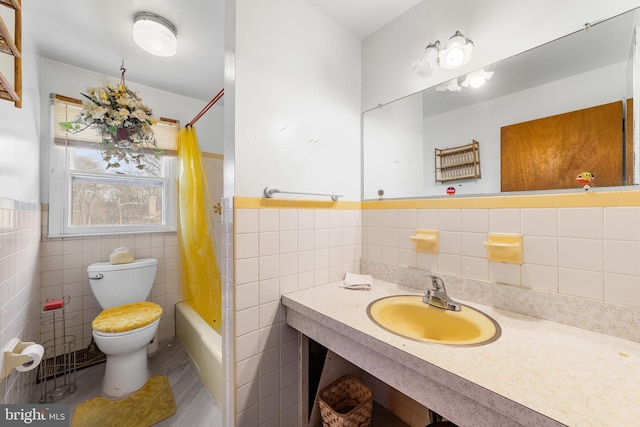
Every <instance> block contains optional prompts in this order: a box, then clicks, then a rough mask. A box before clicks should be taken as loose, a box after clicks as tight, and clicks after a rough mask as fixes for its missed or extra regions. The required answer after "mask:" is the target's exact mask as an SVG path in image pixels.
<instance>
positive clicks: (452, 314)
mask: <svg viewBox="0 0 640 427" xmlns="http://www.w3.org/2000/svg"><path fill="white" fill-rule="evenodd" d="M422 298H423V297H422V296H420V295H396V296H391V297H385V298H381V299H378V300H376V301H373V302H372V303H371V304H369V306H368V307H367V314H368V315H369V318H370V319H371V320H372V321H373V322H374V323H375V324H376V325H378V326H380V327H381V328H383V329H386V330H387V331H389V332H393V333H394V334H396V335H400V336H402V337H405V338H409V339H412V340H416V341H424V342H432V343H438V344H447V345H456V346H476V345H482V344H488V343H490V342H493V341H495V340H497V339H498V338H499V337H500V333H501V330H500V325H498V323H497V322H496V321H495V320H493V319H492V318H491V317H489V316H487V315H486V314H484V313H482V312H480V311H478V310H476V309H474V308H471V307H469V306H467V305H464V304H461V310H460V311H452V310H444V309H441V308H438V307H433V306H430V305H428V304H425V303H424V302H423V301H422Z"/></svg>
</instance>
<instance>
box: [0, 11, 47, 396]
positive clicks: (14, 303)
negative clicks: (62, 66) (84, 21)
mask: <svg viewBox="0 0 640 427" xmlns="http://www.w3.org/2000/svg"><path fill="white" fill-rule="evenodd" d="M0 8H2V6H0ZM22 42H23V43H22V65H23V67H22V69H23V73H22V108H16V107H15V106H14V104H13V103H12V102H8V101H0V147H2V155H0V215H1V216H2V226H1V227H0V247H1V249H0V265H2V268H0V351H4V350H8V349H6V348H5V346H6V345H7V344H8V342H9V340H10V339H11V338H14V337H16V338H19V339H21V340H23V341H38V340H39V338H40V336H39V332H40V282H41V276H40V256H39V242H40V215H41V214H40V204H39V203H38V197H39V179H38V178H39V173H38V167H39V161H40V152H39V151H40V145H39V142H38V141H39V139H38V125H39V123H38V121H39V118H40V116H39V107H40V105H39V97H38V57H37V55H36V52H35V46H34V44H33V43H32V42H31V40H30V39H29V38H28V37H26V36H25V37H23V40H22ZM1 359H2V356H0V365H1V364H2V363H3V361H2V360H1ZM35 379H36V371H35V370H34V371H31V372H30V373H27V374H23V373H18V372H16V371H13V372H12V373H11V374H10V375H9V376H8V377H6V378H3V379H0V390H1V392H0V403H2V404H7V403H23V402H33V401H35V400H34V399H36V397H35V396H34V395H35V393H34V389H33V388H30V387H29V385H30V384H32V383H35Z"/></svg>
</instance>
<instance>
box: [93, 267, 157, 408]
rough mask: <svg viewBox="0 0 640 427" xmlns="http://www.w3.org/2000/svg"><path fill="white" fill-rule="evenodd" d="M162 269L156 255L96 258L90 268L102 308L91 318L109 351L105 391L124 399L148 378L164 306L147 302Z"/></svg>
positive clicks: (101, 345)
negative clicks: (123, 259) (114, 260)
mask: <svg viewBox="0 0 640 427" xmlns="http://www.w3.org/2000/svg"><path fill="white" fill-rule="evenodd" d="M157 269H158V260H156V259H153V258H146V259H139V260H135V261H133V262H131V263H127V264H111V263H110V262H98V263H95V264H91V265H90V266H89V267H88V268H87V273H88V274H89V283H90V284H91V290H92V291H93V295H94V296H95V297H96V300H98V304H100V306H101V307H102V309H103V310H102V312H101V313H100V314H99V315H98V316H97V317H96V318H95V319H94V321H93V323H92V327H93V337H94V339H95V342H96V345H97V346H98V348H99V349H100V350H101V351H102V352H103V353H105V354H106V355H107V365H106V368H105V373H104V380H103V382H102V393H103V395H104V396H105V397H107V398H109V399H123V398H125V397H127V396H129V395H131V394H133V393H135V392H136V391H138V390H139V389H140V388H142V386H143V385H144V384H145V383H146V382H147V380H148V379H149V368H148V366H147V344H149V343H150V342H151V340H153V337H154V336H155V333H156V331H157V329H158V324H159V323H160V316H161V315H162V308H161V307H160V306H159V305H158V304H154V303H152V302H148V301H146V299H147V297H148V296H149V293H150V292H151V287H152V286H153V281H154V279H155V276H156V270H157Z"/></svg>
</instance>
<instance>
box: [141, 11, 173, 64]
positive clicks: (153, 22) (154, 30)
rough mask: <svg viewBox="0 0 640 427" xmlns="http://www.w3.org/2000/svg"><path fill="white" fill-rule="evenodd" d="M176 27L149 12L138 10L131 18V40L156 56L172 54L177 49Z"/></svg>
mask: <svg viewBox="0 0 640 427" xmlns="http://www.w3.org/2000/svg"><path fill="white" fill-rule="evenodd" d="M176 35H177V32H176V27H175V26H174V25H173V24H172V23H171V22H169V21H168V20H166V19H165V18H163V17H162V16H159V15H156V14H155V13H151V12H139V13H136V15H135V16H134V18H133V40H134V41H135V42H136V44H137V45H138V46H140V47H141V48H142V49H144V50H146V51H147V52H149V53H150V54H152V55H156V56H173V55H175V54H176V52H177V51H178V39H177V38H176Z"/></svg>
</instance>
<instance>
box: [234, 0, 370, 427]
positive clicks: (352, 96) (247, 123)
mask: <svg viewBox="0 0 640 427" xmlns="http://www.w3.org/2000/svg"><path fill="white" fill-rule="evenodd" d="M226 13H227V25H228V31H229V30H230V29H231V28H233V29H234V31H233V34H231V35H230V36H231V37H230V38H229V37H228V39H227V41H226V46H227V55H228V61H227V62H226V66H227V76H226V77H227V78H228V79H229V80H228V81H227V82H226V83H225V93H226V94H227V96H229V95H231V94H233V99H228V100H227V101H225V104H226V106H227V108H229V107H230V106H231V105H233V112H227V113H229V114H230V116H229V117H227V119H226V121H225V124H228V123H229V121H230V120H229V119H230V117H233V115H235V121H234V124H233V128H232V129H231V130H230V132H227V133H226V134H225V138H226V140H227V142H228V147H227V146H225V149H227V148H231V147H234V153H233V156H235V162H234V165H233V167H235V174H234V175H235V187H234V192H235V195H236V196H250V197H262V192H263V189H264V187H266V186H270V185H271V186H279V187H283V188H285V189H287V190H290V191H309V192H317V193H327V192H336V193H339V194H344V195H345V198H344V199H342V200H345V199H346V200H357V201H359V200H360V117H361V115H360V41H359V40H358V39H356V38H355V37H354V36H353V35H352V34H351V33H349V32H348V31H346V30H345V29H344V28H342V27H341V26H339V25H338V24H337V23H336V22H335V21H333V20H332V19H330V18H328V17H327V16H326V15H324V14H322V13H321V12H319V11H318V10H317V9H315V8H314V7H313V6H311V5H309V4H308V3H307V2H306V1H304V0H272V1H269V2H264V1H262V0H243V1H237V2H235V1H232V0H228V1H227V6H226ZM230 19H232V20H233V23H232V24H229V20H230ZM227 90H228V91H227ZM230 158H231V156H229V155H225V162H226V161H228V160H229V159H230ZM227 166H228V164H225V169H226V171H225V174H226V173H227V172H228V170H229V169H227ZM225 180H226V176H225ZM225 185H227V183H226V182H225ZM229 195H230V194H229V192H228V190H227V189H226V188H225V196H229ZM321 200H322V201H327V200H328V198H322V199H321ZM234 208H235V210H234V212H233V214H232V215H227V216H226V219H225V221H227V222H226V223H225V225H224V228H225V230H233V233H234V235H233V236H231V238H230V241H233V245H234V246H233V247H232V248H229V250H230V253H232V254H233V256H234V263H235V270H232V271H230V272H228V273H233V274H234V275H233V276H230V277H231V279H232V280H233V281H234V282H233V283H232V284H231V285H232V286H233V288H230V287H226V289H229V291H228V292H226V295H225V301H226V302H225V308H226V309H228V310H232V313H230V314H229V315H227V316H226V317H225V322H226V323H225V325H224V329H225V332H224V342H225V343H226V342H227V339H228V338H227V337H230V339H229V341H231V342H232V343H231V344H232V345H233V344H235V348H234V349H233V350H230V346H229V345H227V346H226V349H225V351H227V352H231V354H230V355H229V356H230V357H231V359H230V360H232V363H233V365H232V366H227V368H226V370H227V373H228V375H230V376H229V384H228V385H227V387H230V388H231V390H229V393H228V394H230V396H228V400H229V402H228V403H227V405H226V408H227V409H226V412H227V413H226V414H225V417H226V422H225V425H226V426H232V425H233V426H238V427H243V426H248V427H254V426H258V425H261V426H262V425H265V426H266V425H274V426H275V425H279V426H282V427H284V426H287V427H294V426H297V425H300V423H299V418H298V417H299V411H298V410H299V405H298V397H299V395H298V386H297V384H298V369H297V367H298V351H297V344H298V340H297V334H296V332H295V331H294V330H293V329H292V328H290V327H288V326H287V325H286V323H285V319H284V311H283V309H282V306H281V305H280V296H281V295H282V294H283V293H286V292H290V291H292V290H297V289H303V288H305V287H310V286H314V285H318V284H322V283H328V281H329V280H330V277H331V278H333V277H341V276H343V274H344V271H345V269H348V270H349V271H354V270H353V268H354V265H355V266H356V268H357V265H358V263H357V260H359V259H360V244H359V242H360V234H359V229H360V213H359V211H357V210H356V211H342V210H339V209H239V208H238V207H237V206H234ZM225 212H226V211H225ZM231 218H233V220H234V221H235V223H233V224H231V223H230V222H229V221H230V220H231ZM332 227H333V228H335V229H333V230H331V231H330V229H331V228H332ZM281 234H282V235H281ZM330 234H331V235H332V236H335V235H336V234H337V235H338V236H340V237H341V238H340V239H338V242H336V239H331V240H330V239H329V235H330ZM285 236H286V237H285ZM280 242H282V243H280ZM345 242H348V243H345ZM330 243H331V244H336V245H337V246H335V247H329V244H330ZM343 243H344V244H345V245H347V247H346V248H345V247H344V245H343ZM336 253H339V254H340V256H337V257H336V256H334V255H335V254H336ZM298 260H300V261H298ZM334 260H337V261H336V265H334V264H333V262H334ZM226 286H230V285H229V284H227V285H226ZM229 294H231V295H229ZM232 298H235V301H234V302H233V303H232V304H229V301H231V299H232ZM227 307H231V308H227ZM231 322H234V323H233V324H232V323H231ZM226 356H227V355H225V358H226Z"/></svg>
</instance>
